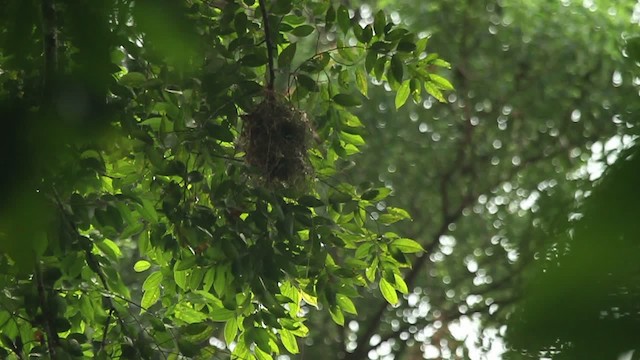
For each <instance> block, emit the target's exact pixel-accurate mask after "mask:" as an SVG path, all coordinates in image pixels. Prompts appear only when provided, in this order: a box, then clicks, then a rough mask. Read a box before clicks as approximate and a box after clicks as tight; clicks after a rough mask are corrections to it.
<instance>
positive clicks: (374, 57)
mask: <svg viewBox="0 0 640 360" xmlns="http://www.w3.org/2000/svg"><path fill="white" fill-rule="evenodd" d="M377 61H378V53H377V52H375V51H373V50H368V51H367V57H366V58H365V59H364V68H365V70H366V72H367V74H371V71H373V68H374V67H375V65H376V62H377Z"/></svg>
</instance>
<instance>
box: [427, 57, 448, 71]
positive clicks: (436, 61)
mask: <svg viewBox="0 0 640 360" xmlns="http://www.w3.org/2000/svg"><path fill="white" fill-rule="evenodd" d="M431 64H432V65H434V66H439V67H443V68H446V69H451V64H450V63H449V62H448V61H445V60H442V59H434V60H433V61H431Z"/></svg>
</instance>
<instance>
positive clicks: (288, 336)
mask: <svg viewBox="0 0 640 360" xmlns="http://www.w3.org/2000/svg"><path fill="white" fill-rule="evenodd" d="M278 333H280V340H281V341H282V345H284V347H285V349H287V351H289V352H290V353H291V354H297V353H299V352H300V350H299V349H298V341H297V340H296V337H295V336H294V335H293V334H292V333H291V331H289V330H287V329H280V330H278Z"/></svg>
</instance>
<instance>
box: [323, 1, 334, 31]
mask: <svg viewBox="0 0 640 360" xmlns="http://www.w3.org/2000/svg"><path fill="white" fill-rule="evenodd" d="M334 21H336V9H334V8H333V5H331V4H329V8H328V9H327V12H326V14H325V16H324V22H325V23H326V25H327V28H330V27H331V25H332V24H333V22H334Z"/></svg>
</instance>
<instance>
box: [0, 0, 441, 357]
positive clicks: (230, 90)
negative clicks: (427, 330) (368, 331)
mask: <svg viewBox="0 0 640 360" xmlns="http://www.w3.org/2000/svg"><path fill="white" fill-rule="evenodd" d="M0 19H1V21H0V24H2V25H0V26H1V29H0V103H1V106H0V109H2V110H0V111H1V114H2V117H3V118H4V119H6V124H3V125H5V128H4V129H3V134H2V137H3V138H2V139H0V140H3V141H2V144H3V145H2V146H3V148H2V150H3V151H2V158H0V160H1V162H2V167H3V169H4V170H5V172H6V173H7V174H12V175H13V176H11V177H3V179H2V181H3V183H2V184H1V185H3V186H2V192H1V193H0V204H2V205H0V254H1V256H0V287H2V289H3V292H2V295H0V334H1V335H0V340H1V343H0V344H1V345H0V356H2V357H9V358H14V359H15V358H25V357H28V356H44V357H51V358H62V359H66V358H85V357H96V358H102V359H104V358H131V359H139V358H153V359H156V358H178V357H179V356H182V357H187V358H211V356H212V355H215V354H219V355H220V356H223V357H225V356H228V355H229V354H230V355H231V357H232V358H238V359H272V358H273V356H274V355H277V354H279V353H281V352H283V351H285V350H286V351H287V352H289V353H296V352H298V351H299V349H298V343H297V338H299V337H304V336H306V335H307V334H308V332H309V329H308V328H307V326H306V325H305V318H304V315H305V314H306V312H307V310H308V308H309V307H310V306H312V307H318V308H326V309H328V310H329V313H330V315H331V317H332V319H333V321H334V322H336V323H337V324H340V325H342V324H343V323H344V318H345V314H355V313H356V311H357V309H356V307H355V306H354V302H353V299H354V298H356V297H357V296H358V288H362V287H366V286H369V285H371V284H374V283H376V284H377V286H378V287H379V289H380V291H381V293H382V295H383V296H384V298H385V299H386V300H387V301H388V302H390V303H392V304H394V303H397V302H398V292H400V293H405V294H406V293H407V292H408V288H407V285H406V284H405V282H404V280H403V278H402V276H401V269H402V268H406V267H408V266H410V260H409V258H410V256H411V254H415V253H421V252H422V251H423V249H422V247H421V246H420V245H419V244H418V243H416V242H415V241H413V240H411V239H408V238H403V237H401V236H400V235H397V234H395V233H393V232H391V231H389V230H388V229H387V228H386V227H387V226H388V225H391V224H393V223H396V222H398V221H401V220H405V219H409V218H410V217H409V215H408V213H407V212H406V211H404V210H402V209H399V208H393V207H387V208H386V209H385V210H384V211H378V212H376V214H375V216H374V214H373V213H372V212H371V210H370V209H372V208H373V207H374V206H376V204H377V203H378V202H380V201H381V200H383V199H384V198H386V197H387V196H388V195H389V194H390V189H389V188H387V187H376V186H375V185H373V183H371V182H365V183H362V184H359V185H356V184H351V183H348V182H342V181H338V180H336V178H335V175H336V174H337V173H339V172H341V171H342V170H343V169H344V168H345V167H348V166H350V165H351V164H352V163H351V162H350V160H349V157H350V156H351V155H353V154H355V153H358V152H359V151H360V149H361V147H362V146H363V145H364V144H365V140H364V139H363V137H362V127H363V124H362V123H361V122H360V120H359V119H358V118H357V117H356V116H355V115H354V114H353V113H352V110H353V109H354V107H357V106H360V105H362V104H365V103H366V102H367V98H366V96H367V94H368V86H369V84H370V79H371V78H373V79H375V80H376V81H377V82H380V81H383V80H384V81H386V82H387V83H388V84H389V85H390V86H391V87H392V88H393V89H394V90H396V91H397V95H396V99H395V106H396V107H401V106H402V105H403V104H404V103H405V102H406V101H407V99H408V98H409V97H410V96H412V95H413V96H415V97H416V98H417V97H419V95H420V94H421V93H424V92H426V93H428V94H431V95H432V96H434V97H435V98H438V99H441V100H442V99H443V95H442V91H446V90H450V89H451V84H449V82H448V81H447V80H445V79H444V78H442V77H439V76H437V75H436V74H433V73H432V72H431V70H430V69H433V67H434V66H444V67H447V66H448V64H447V63H446V62H445V61H443V60H441V59H440V58H439V57H438V56H437V55H436V54H435V53H430V52H426V45H427V38H419V37H417V36H416V35H415V34H413V33H411V32H409V31H407V30H405V29H403V28H401V27H399V26H397V25H396V24H394V23H393V21H390V19H389V18H388V17H387V16H386V15H385V14H384V13H383V12H379V13H377V14H376V15H375V20H374V21H373V22H372V23H366V22H364V21H362V19H360V18H359V16H358V14H356V13H354V12H353V11H351V10H349V9H347V8H346V7H345V6H344V5H337V4H331V3H329V2H326V1H313V0H304V1H290V0H276V1H269V2H264V1H258V2H255V1H254V0H245V1H244V2H236V1H221V2H218V1H198V0H191V1H168V0H167V1H150V0H138V1H135V2H134V1H130V0H99V1H95V0H92V1H81V2H79V3H78V2H74V1H67V0H43V1H42V2H41V3H37V2H35V1H19V0H14V1H8V2H3V4H2V5H0ZM248 128H250V129H251V130H252V131H248V130H247V129H248ZM258 143H259V144H262V145H263V146H253V145H255V144H258ZM293 145H295V146H293ZM296 149H297V150H296ZM260 152H266V154H264V153H263V154H261V153H260ZM213 337H217V338H219V339H222V340H224V342H222V341H218V342H217V343H216V342H211V343H213V344H218V345H217V346H214V345H211V343H210V339H211V338H213Z"/></svg>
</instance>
